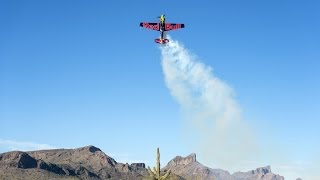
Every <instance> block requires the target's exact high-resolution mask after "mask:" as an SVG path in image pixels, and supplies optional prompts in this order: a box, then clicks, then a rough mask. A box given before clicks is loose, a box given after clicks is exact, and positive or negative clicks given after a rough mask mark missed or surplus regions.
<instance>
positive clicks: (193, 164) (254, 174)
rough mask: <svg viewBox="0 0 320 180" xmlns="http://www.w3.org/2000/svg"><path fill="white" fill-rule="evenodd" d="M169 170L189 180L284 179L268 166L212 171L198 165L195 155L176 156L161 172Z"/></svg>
mask: <svg viewBox="0 0 320 180" xmlns="http://www.w3.org/2000/svg"><path fill="white" fill-rule="evenodd" d="M169 169H170V170H171V171H172V172H173V173H174V174H176V175H179V176H181V177H183V178H185V179H190V180H191V179H208V180H209V179H210V180H211V179H212V180H220V179H221V180H284V177H282V176H280V175H277V174H273V173H272V172H271V167H270V166H266V167H261V168H257V169H256V170H252V171H248V172H236V173H234V174H230V173H229V172H228V171H225V170H222V169H212V168H209V167H206V166H204V165H202V164H200V163H199V162H198V161H197V159H196V154H190V155H189V156H187V157H181V156H176V157H175V158H174V159H172V160H171V161H170V162H169V163H168V164H167V166H165V167H164V168H163V170H169Z"/></svg>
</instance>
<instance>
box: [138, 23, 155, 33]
mask: <svg viewBox="0 0 320 180" xmlns="http://www.w3.org/2000/svg"><path fill="white" fill-rule="evenodd" d="M140 26H141V27H144V28H148V29H151V30H155V31H160V25H159V23H149V22H141V23H140Z"/></svg>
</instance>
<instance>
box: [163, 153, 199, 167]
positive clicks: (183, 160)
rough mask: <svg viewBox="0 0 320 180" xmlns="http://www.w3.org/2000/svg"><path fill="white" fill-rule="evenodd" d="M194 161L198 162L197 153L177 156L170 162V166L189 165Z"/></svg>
mask: <svg viewBox="0 0 320 180" xmlns="http://www.w3.org/2000/svg"><path fill="white" fill-rule="evenodd" d="M194 162H197V159H196V154H195V153H192V154H190V155H189V156H187V157H181V156H176V157H175V158H174V159H172V160H171V161H170V162H169V163H168V166H177V165H188V164H191V163H194Z"/></svg>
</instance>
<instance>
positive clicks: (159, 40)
mask: <svg viewBox="0 0 320 180" xmlns="http://www.w3.org/2000/svg"><path fill="white" fill-rule="evenodd" d="M154 41H155V42H156V43H159V44H166V43H168V42H169V39H155V40H154Z"/></svg>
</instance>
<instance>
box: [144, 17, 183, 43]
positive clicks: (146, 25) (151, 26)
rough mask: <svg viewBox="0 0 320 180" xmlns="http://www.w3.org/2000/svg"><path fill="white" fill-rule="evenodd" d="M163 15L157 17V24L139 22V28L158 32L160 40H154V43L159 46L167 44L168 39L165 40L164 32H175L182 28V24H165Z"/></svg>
mask: <svg viewBox="0 0 320 180" xmlns="http://www.w3.org/2000/svg"><path fill="white" fill-rule="evenodd" d="M164 16H165V15H161V16H160V17H158V18H159V19H160V22H159V23H149V22H141V23H140V26H141V27H144V28H148V29H151V30H155V31H160V35H161V36H160V38H158V39H155V42H156V43H159V44H166V43H168V42H169V39H166V38H165V37H164V32H165V31H171V30H176V29H180V28H184V24H177V23H166V18H165V17H164Z"/></svg>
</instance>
